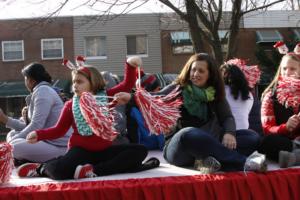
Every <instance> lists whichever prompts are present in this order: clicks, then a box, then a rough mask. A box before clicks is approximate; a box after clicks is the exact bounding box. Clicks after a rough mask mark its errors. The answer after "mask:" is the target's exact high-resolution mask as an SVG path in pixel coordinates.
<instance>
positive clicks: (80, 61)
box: [76, 56, 86, 67]
mask: <svg viewBox="0 0 300 200" xmlns="http://www.w3.org/2000/svg"><path fill="white" fill-rule="evenodd" d="M85 60H86V59H85V57H84V56H77V57H76V65H77V66H79V67H81V66H84V62H85Z"/></svg>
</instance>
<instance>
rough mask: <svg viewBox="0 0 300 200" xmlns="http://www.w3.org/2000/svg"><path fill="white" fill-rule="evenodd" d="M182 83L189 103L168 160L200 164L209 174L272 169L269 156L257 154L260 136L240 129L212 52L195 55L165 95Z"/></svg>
mask: <svg viewBox="0 0 300 200" xmlns="http://www.w3.org/2000/svg"><path fill="white" fill-rule="evenodd" d="M177 85H180V88H181V90H182V93H181V94H182V98H183V106H182V107H181V118H179V120H178V123H177V127H176V130H174V131H172V132H171V133H168V134H166V144H165V148H164V158H165V159H166V160H167V161H168V162H169V163H171V164H174V165H177V166H186V167H190V166H193V165H194V167H196V168H197V169H200V170H202V169H205V170H208V171H206V172H214V171H216V170H220V169H221V170H222V171H236V170H251V171H263V170H265V169H266V165H265V156H264V155H262V154H259V153H257V152H254V151H255V150H256V148H257V147H258V145H259V135H258V134H256V133H253V132H252V131H249V130H236V126H235V121H234V118H233V115H232V113H231V110H230V107H229V105H228V103H227V101H226V98H225V90H224V83H223V78H222V76H221V74H220V72H219V69H218V67H217V65H216V64H215V61H214V59H213V58H212V57H211V56H209V55H208V54H205V53H199V54H195V55H193V56H191V57H190V59H189V60H188V61H187V63H186V64H185V66H184V67H183V69H182V71H181V73H180V74H179V76H178V78H177V79H176V80H175V83H174V84H171V85H170V86H168V87H167V88H165V89H164V90H162V91H161V93H162V94H163V93H168V91H171V90H172V89H173V88H174V87H176V86H177ZM253 152H254V153H253ZM251 153H252V154H251ZM250 154H251V155H250ZM249 155H250V156H249ZM247 156H249V157H248V158H247Z"/></svg>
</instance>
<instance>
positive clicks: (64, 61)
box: [62, 59, 77, 70]
mask: <svg viewBox="0 0 300 200" xmlns="http://www.w3.org/2000/svg"><path fill="white" fill-rule="evenodd" d="M62 65H63V66H66V67H68V68H69V69H71V70H74V69H76V68H77V67H76V66H75V65H74V64H73V63H72V62H71V61H69V60H68V59H63V63H62Z"/></svg>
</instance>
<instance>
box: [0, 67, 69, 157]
mask: <svg viewBox="0 0 300 200" xmlns="http://www.w3.org/2000/svg"><path fill="white" fill-rule="evenodd" d="M22 74H23V76H24V79H25V85H26V87H27V89H28V90H29V91H30V95H28V96H27V97H26V99H25V101H26V104H27V113H26V116H23V119H13V118H11V117H8V116H7V115H5V114H4V113H3V111H2V110H1V109H0V122H2V123H3V124H5V125H6V127H8V128H10V129H12V130H11V131H10V132H9V133H8V134H7V138H6V141H7V142H8V143H10V144H11V145H12V146H13V156H14V158H15V159H16V160H18V161H23V160H25V161H32V162H45V161H47V160H50V159H53V158H56V157H58V156H61V155H64V154H65V152H66V150H67V144H68V139H69V136H70V133H71V131H69V133H68V134H66V135H65V136H64V137H61V138H59V139H55V140H47V141H40V142H38V143H36V144H34V145H32V144H28V143H27V142H26V139H25V138H26V136H27V134H28V133H30V132H31V131H33V130H37V129H44V128H48V127H52V126H54V125H55V124H56V122H57V121H58V118H59V115H60V112H61V109H62V107H63V102H62V100H61V98H60V97H59V95H58V94H57V92H56V91H55V90H54V89H53V88H52V87H51V84H50V83H51V76H50V75H49V74H48V72H47V71H46V70H45V68H44V66H43V65H41V64H38V63H31V64H29V65H27V66H25V67H24V69H23V70H22ZM24 118H25V119H24Z"/></svg>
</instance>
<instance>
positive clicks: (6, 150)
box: [0, 142, 14, 183]
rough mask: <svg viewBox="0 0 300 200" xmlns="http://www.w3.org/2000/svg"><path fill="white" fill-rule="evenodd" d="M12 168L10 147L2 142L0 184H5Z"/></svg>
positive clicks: (0, 148) (0, 150) (0, 146)
mask: <svg viewBox="0 0 300 200" xmlns="http://www.w3.org/2000/svg"><path fill="white" fill-rule="evenodd" d="M13 167H14V162H13V155H12V147H11V146H10V144H8V143H6V142H4V143H0V183H7V182H8V181H9V179H10V175H11V172H12V169H13Z"/></svg>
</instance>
